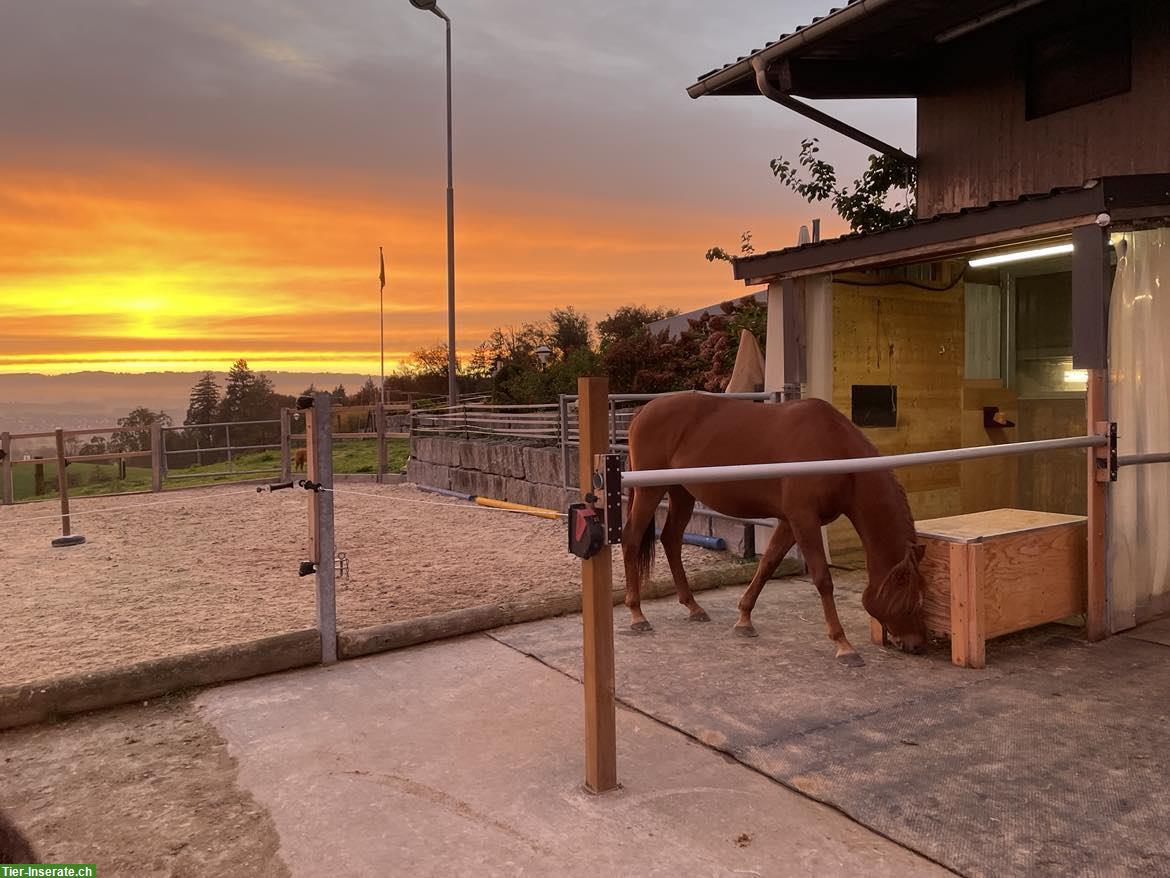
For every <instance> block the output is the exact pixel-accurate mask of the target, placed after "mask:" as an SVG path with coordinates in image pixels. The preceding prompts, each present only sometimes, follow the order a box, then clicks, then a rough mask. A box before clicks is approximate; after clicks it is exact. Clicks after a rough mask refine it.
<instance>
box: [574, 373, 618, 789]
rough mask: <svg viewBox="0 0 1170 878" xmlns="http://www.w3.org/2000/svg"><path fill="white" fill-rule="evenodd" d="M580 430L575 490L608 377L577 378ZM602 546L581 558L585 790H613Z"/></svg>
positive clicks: (609, 570) (595, 445)
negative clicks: (593, 553) (578, 463)
mask: <svg viewBox="0 0 1170 878" xmlns="http://www.w3.org/2000/svg"><path fill="white" fill-rule="evenodd" d="M577 394H578V397H577V399H578V404H579V417H580V424H581V426H580V433H581V468H580V475H581V491H582V493H587V492H588V491H589V485H590V484H591V483H592V479H593V455H595V454H604V453H605V452H606V451H608V450H609V441H608V439H609V437H608V430H607V429H606V428H607V426H608V425H607V423H606V422H607V420H608V417H607V416H608V414H609V411H608V409H609V406H608V403H609V381H608V380H607V379H605V378H578V379H577ZM612 563H613V562H612V550H611V549H610V547H609V546H608V545H606V546H603V547H602V549H601V551H600V552H598V553H597V554H596V555H594V556H593V557H592V558H588V559H586V560H584V561H582V562H581V617H582V622H583V628H584V638H585V640H584V658H585V668H584V680H585V788H586V789H588V790H589V791H590V792H593V793H603V792H605V791H606V790H612V789H615V788H616V787H617V785H618V781H617V712H616V708H615V705H614V692H613V690H614V660H613V600H612V595H613V567H612Z"/></svg>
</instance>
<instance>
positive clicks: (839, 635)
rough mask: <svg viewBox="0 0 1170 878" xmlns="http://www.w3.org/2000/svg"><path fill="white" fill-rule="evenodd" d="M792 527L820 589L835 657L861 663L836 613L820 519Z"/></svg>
mask: <svg viewBox="0 0 1170 878" xmlns="http://www.w3.org/2000/svg"><path fill="white" fill-rule="evenodd" d="M792 529H793V533H795V534H796V542H797V544H798V545H799V546H800V551H801V553H802V554H803V555H804V559H805V563H807V564H808V572H809V576H810V577H811V578H812V581H813V584H814V585H816V587H817V592H819V593H820V596H821V608H822V609H823V610H824V613H825V626H826V628H827V629H828V634H829V640H831V641H833V644H834V645H835V646H836V647H837V661H839V662H841V663H842V664H844V665H849V666H850V667H860V666H862V665H864V664H865V660H864V659H862V657H861V656H860V655H858V653H857V650H856V649H854V648H853V644H852V643H850V642H849V638H847V637H846V636H845V629H844V628H843V627H842V626H841V619H840V618H839V617H838V616H837V604H836V602H835V601H834V600H833V577H832V576H831V575H830V574H829V562H828V561H827V560H826V558H825V546H824V543H822V542H821V528H820V523H819V522H818V521H816V520H815V519H811V520H808V521H805V520H801V521H798V522H793V527H792Z"/></svg>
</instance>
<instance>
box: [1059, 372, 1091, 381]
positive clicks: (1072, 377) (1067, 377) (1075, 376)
mask: <svg viewBox="0 0 1170 878" xmlns="http://www.w3.org/2000/svg"><path fill="white" fill-rule="evenodd" d="M1088 380H1089V370H1088V369H1065V370H1064V383H1065V384H1084V383H1085V382H1087V381H1088Z"/></svg>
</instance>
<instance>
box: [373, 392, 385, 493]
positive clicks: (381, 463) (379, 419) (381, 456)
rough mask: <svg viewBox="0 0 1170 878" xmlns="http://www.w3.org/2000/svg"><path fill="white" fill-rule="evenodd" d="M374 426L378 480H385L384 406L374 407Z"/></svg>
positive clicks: (380, 404)
mask: <svg viewBox="0 0 1170 878" xmlns="http://www.w3.org/2000/svg"><path fill="white" fill-rule="evenodd" d="M374 427H375V429H376V430H377V433H378V481H379V482H383V481H385V480H386V406H384V405H383V404H382V403H378V404H377V405H376V406H375V407H374Z"/></svg>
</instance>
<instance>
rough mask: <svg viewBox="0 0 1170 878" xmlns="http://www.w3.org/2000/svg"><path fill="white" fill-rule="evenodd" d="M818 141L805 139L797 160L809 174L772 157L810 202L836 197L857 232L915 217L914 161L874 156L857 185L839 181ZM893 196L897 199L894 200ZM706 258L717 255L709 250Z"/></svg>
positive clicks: (777, 171) (783, 178) (779, 173)
mask: <svg viewBox="0 0 1170 878" xmlns="http://www.w3.org/2000/svg"><path fill="white" fill-rule="evenodd" d="M818 143H819V141H818V140H817V139H816V138H815V137H814V138H811V139H807V140H802V141H801V143H800V156H799V157H798V158H797V165H798V166H799V168H800V169H803V171H804V174H807V176H804V175H802V173H801V170H799V169H798V168H797V167H794V166H793V164H792V163H791V162H790V161H788V160H787V159H785V158H783V157H780V158H775V159H772V161H771V163H770V164H771V167H772V173H773V174H774V175H775V176H776V178H777V179H778V180H780V182H781V183H783V184H784V185H786V186H787V187H788V188H789V189H791V190H792V191H793V192H795V193H796V194H797V195H799V196H801V197H802V198H804V199H805V200H806V201H807V202H808V203H809V204H815V203H817V202H821V201H829V202H831V204H832V206H833V210H835V211H836V212H837V214H838V215H839V216H840V217H841V218H842V219H843V220H845V221H846V222H847V223H849V228H850V229H852V230H853V231H854V232H880V231H884V230H885V229H892V228H896V227H897V226H901V225H905V224H906V223H908V222H910V221H911V220H912V219H913V218H914V209H915V204H914V197H915V190H916V187H917V182H918V179H917V172H916V169H915V166H914V164H913V163H912V162H909V161H906V160H905V159H904V158H902V157H900V156H892V155H871V156H870V157H869V166H868V167H867V168H866V170H865V172H864V173H863V174H862V175H861V178H860V179H859V180H854V181H853V185H852V188H850V187H847V186H840V185H838V182H837V172H836V170H835V169H834V168H833V166H832V165H830V164H829V163H828V162H826V161H825V160H824V159H821V158H818V157H817V154H818V153H819V152H820V146H819V145H818ZM899 198H900V199H901V200H897V199H899ZM891 199H895V200H894V201H893V203H892V204H891ZM707 258H708V259H711V258H713V257H712V256H711V254H710V252H708V254H707ZM714 258H719V257H714Z"/></svg>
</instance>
